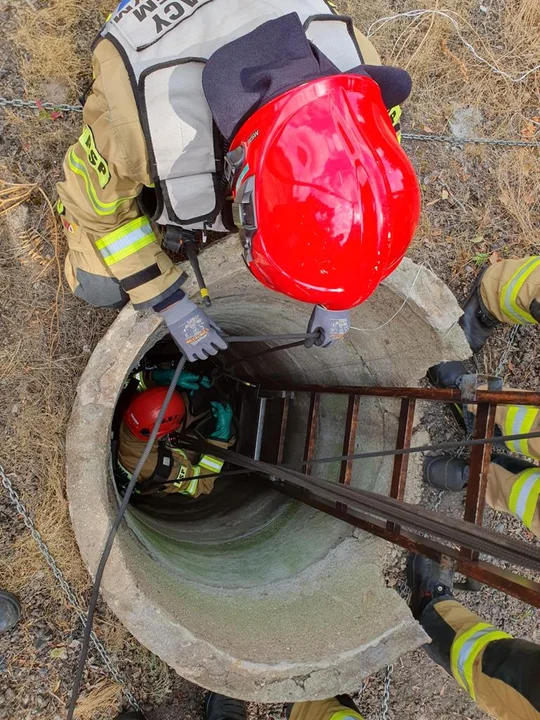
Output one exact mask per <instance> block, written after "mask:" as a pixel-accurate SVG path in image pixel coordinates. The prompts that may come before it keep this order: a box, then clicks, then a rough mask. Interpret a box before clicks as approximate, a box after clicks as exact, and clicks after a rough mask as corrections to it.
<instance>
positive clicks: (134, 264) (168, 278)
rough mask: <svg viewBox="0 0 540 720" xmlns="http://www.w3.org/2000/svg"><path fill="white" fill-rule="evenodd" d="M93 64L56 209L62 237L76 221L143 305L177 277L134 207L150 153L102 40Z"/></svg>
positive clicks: (124, 78)
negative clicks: (79, 130)
mask: <svg viewBox="0 0 540 720" xmlns="http://www.w3.org/2000/svg"><path fill="white" fill-rule="evenodd" d="M93 71H94V83H93V87H92V92H91V93H90V95H89V96H88V98H87V100H86V103H85V106H84V112H83V121H84V127H83V132H82V134H81V136H80V138H79V140H78V141H77V142H76V143H75V144H74V145H72V146H71V147H70V148H69V150H68V152H67V154H66V157H65V160H64V173H65V180H64V181H63V182H61V183H59V184H58V186H57V189H58V194H59V198H60V203H59V211H60V212H61V214H62V215H63V220H64V223H63V224H64V231H65V233H66V237H67V239H68V243H69V242H70V236H69V232H70V230H71V232H73V224H75V227H76V228H77V232H79V233H81V234H82V235H83V236H84V238H83V239H85V240H86V241H87V245H88V247H89V248H90V247H91V248H92V249H93V251H94V252H95V262H96V263H97V264H98V265H97V266H98V268H99V269H100V271H101V274H103V272H104V271H105V272H106V273H109V274H110V276H111V277H113V278H116V279H117V280H118V281H119V283H120V286H121V287H122V289H123V290H124V291H125V292H126V293H127V294H128V295H129V297H130V299H131V301H132V303H133V305H134V306H135V308H137V309H139V310H142V309H145V308H149V307H152V306H154V305H156V304H157V303H160V302H162V301H163V300H166V299H167V297H169V296H171V295H172V294H173V293H175V292H176V291H177V290H178V288H179V287H180V285H181V284H182V282H183V276H182V273H181V272H180V271H179V270H178V269H177V268H176V267H175V265H174V264H173V262H172V261H171V260H170V258H169V257H168V256H167V255H166V253H165V252H163V250H162V249H161V246H160V243H159V241H158V239H157V238H156V236H155V234H154V231H153V229H152V226H151V224H150V221H149V219H148V217H146V216H145V215H144V214H143V213H142V211H141V210H140V208H139V204H138V201H137V198H138V196H139V195H140V193H141V191H142V190H143V188H144V186H151V177H150V172H149V163H148V152H147V148H146V143H145V139H144V134H143V131H142V127H141V124H140V121H139V115H138V111H137V107H136V104H135V99H134V96H133V92H132V89H131V85H130V81H129V77H128V73H127V70H126V68H125V66H124V63H123V61H122V59H121V57H120V54H119V53H118V51H117V50H116V48H115V47H114V45H113V44H112V43H111V42H109V41H108V40H102V41H100V42H99V43H98V45H97V46H96V48H95V50H94V55H93ZM100 266H101V267H100Z"/></svg>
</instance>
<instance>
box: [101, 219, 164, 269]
mask: <svg viewBox="0 0 540 720" xmlns="http://www.w3.org/2000/svg"><path fill="white" fill-rule="evenodd" d="M155 239H156V236H155V235H154V231H153V230H152V226H151V225H150V223H149V221H148V218H147V217H146V216H143V217H139V218H135V220H132V221H131V222H129V223H127V224H126V225H122V227H119V228H117V229H116V230H113V232H111V233H109V234H108V235H105V236H104V237H102V238H100V239H99V240H98V241H97V242H96V247H97V249H98V250H99V252H100V253H101V255H102V257H103V260H104V262H105V264H106V265H114V264H115V263H117V262H120V260H124V259H125V258H127V257H129V256H130V255H133V254H134V253H136V252H137V251H138V250H140V249H141V248H143V247H146V246H147V245H150V244H151V243H153V242H154V241H155Z"/></svg>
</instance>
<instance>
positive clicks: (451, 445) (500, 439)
mask: <svg viewBox="0 0 540 720" xmlns="http://www.w3.org/2000/svg"><path fill="white" fill-rule="evenodd" d="M538 437H540V431H537V432H531V433H525V434H523V435H497V437H488V438H478V439H476V440H461V441H457V442H448V443H439V444H438V445H417V446H416V447H409V448H399V449H398V448H394V449H392V450H376V451H374V452H367V453H356V454H355V455H336V456H335V457H326V458H317V459H315V460H306V461H305V462H303V463H302V467H304V466H305V465H315V464H317V463H329V462H340V461H344V460H362V459H366V458H378V457H386V456H388V455H411V454H412V453H420V452H428V451H430V450H454V449H456V448H462V447H474V446H475V445H497V444H499V445H500V444H501V443H506V442H511V441H513V440H531V439H533V438H538Z"/></svg>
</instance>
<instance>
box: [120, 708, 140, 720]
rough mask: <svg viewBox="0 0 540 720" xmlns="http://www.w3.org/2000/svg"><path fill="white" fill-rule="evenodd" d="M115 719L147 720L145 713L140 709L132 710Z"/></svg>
mask: <svg viewBox="0 0 540 720" xmlns="http://www.w3.org/2000/svg"><path fill="white" fill-rule="evenodd" d="M115 720H146V719H145V717H144V715H143V714H142V713H140V712H139V711H138V710H130V711H129V712H126V713H122V715H118V716H117V717H116V718H115Z"/></svg>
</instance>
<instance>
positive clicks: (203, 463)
mask: <svg viewBox="0 0 540 720" xmlns="http://www.w3.org/2000/svg"><path fill="white" fill-rule="evenodd" d="M199 467H203V468H205V469H206V470H211V471H213V472H220V471H221V468H222V467H223V460H220V459H219V458H215V457H212V456H211V455H203V456H202V458H201V459H200V460H199Z"/></svg>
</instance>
